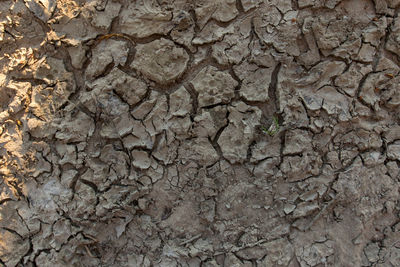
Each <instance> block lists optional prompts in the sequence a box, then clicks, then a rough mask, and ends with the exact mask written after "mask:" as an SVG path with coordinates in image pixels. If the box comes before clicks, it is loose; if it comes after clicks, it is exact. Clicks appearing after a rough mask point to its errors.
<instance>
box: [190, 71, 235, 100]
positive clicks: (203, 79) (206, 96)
mask: <svg viewBox="0 0 400 267" xmlns="http://www.w3.org/2000/svg"><path fill="white" fill-rule="evenodd" d="M191 84H192V85H193V87H194V89H195V90H196V91H197V92H198V94H199V96H198V101H199V106H200V107H206V106H210V105H215V104H221V103H224V104H226V103H229V102H230V100H231V99H232V98H233V97H234V96H235V93H234V90H235V87H236V86H237V85H238V82H237V81H236V80H235V79H233V78H232V76H231V75H230V74H229V73H227V72H224V71H219V70H218V69H217V68H215V67H212V66H207V67H205V68H203V69H202V70H201V71H200V72H199V73H198V74H197V75H196V77H195V78H194V79H193V80H192V81H191Z"/></svg>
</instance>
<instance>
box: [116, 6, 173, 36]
mask: <svg viewBox="0 0 400 267" xmlns="http://www.w3.org/2000/svg"><path fill="white" fill-rule="evenodd" d="M172 15H173V14H172V12H171V11H168V10H165V9H163V8H162V7H160V6H159V4H158V3H156V1H145V0H142V1H135V2H132V3H130V4H129V5H128V6H127V7H125V8H123V9H122V12H121V14H120V19H119V25H120V27H121V31H122V32H123V33H125V34H129V35H133V36H134V37H137V38H144V37H148V36H151V35H153V34H167V33H168V32H169V31H170V30H171V29H172V28H173V26H174V24H173V21H172Z"/></svg>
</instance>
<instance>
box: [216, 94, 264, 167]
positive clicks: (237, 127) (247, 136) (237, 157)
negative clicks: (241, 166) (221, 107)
mask: <svg viewBox="0 0 400 267" xmlns="http://www.w3.org/2000/svg"><path fill="white" fill-rule="evenodd" d="M228 111H229V112H230V113H229V118H228V120H229V124H228V126H227V127H226V128H225V129H224V131H223V132H222V133H221V136H220V137H219V139H218V144H219V146H220V147H221V150H222V154H223V155H224V157H225V158H226V159H227V160H229V162H231V163H237V162H243V161H244V160H245V159H246V157H247V149H248V146H249V145H250V143H251V142H252V141H253V137H254V133H255V130H256V126H258V125H259V123H260V119H261V110H259V109H258V108H256V107H250V106H248V105H246V104H245V103H243V102H234V103H233V104H232V106H230V107H228Z"/></svg>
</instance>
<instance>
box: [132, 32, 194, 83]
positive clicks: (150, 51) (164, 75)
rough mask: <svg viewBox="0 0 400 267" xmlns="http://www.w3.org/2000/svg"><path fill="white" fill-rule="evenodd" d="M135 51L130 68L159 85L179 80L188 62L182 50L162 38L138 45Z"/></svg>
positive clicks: (186, 55) (187, 56)
mask: <svg viewBox="0 0 400 267" xmlns="http://www.w3.org/2000/svg"><path fill="white" fill-rule="evenodd" d="M136 50H137V51H136V55H135V59H134V61H133V62H132V64H131V67H132V68H134V69H136V70H138V71H139V72H141V73H142V74H143V75H144V76H145V77H147V78H149V79H150V80H153V81H155V82H157V83H160V84H165V83H170V82H173V81H174V80H176V79H177V78H179V77H180V76H181V75H182V74H183V72H184V71H185V70H186V67H187V63H188V61H189V55H188V54H187V52H186V51H185V50H184V49H183V48H180V47H178V46H176V45H175V44H174V43H173V42H172V41H170V40H167V39H163V38H162V39H158V40H155V41H152V42H150V43H147V44H139V45H137V47H136Z"/></svg>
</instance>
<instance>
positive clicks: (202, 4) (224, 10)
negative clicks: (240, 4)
mask: <svg viewBox="0 0 400 267" xmlns="http://www.w3.org/2000/svg"><path fill="white" fill-rule="evenodd" d="M195 13H196V18H197V20H198V23H199V27H200V28H202V27H203V26H204V25H205V24H206V23H207V22H208V20H210V19H211V18H213V19H215V20H217V21H221V22H228V21H230V20H232V19H234V18H235V17H236V16H237V15H238V14H239V12H238V10H237V9H236V1H235V0H222V1H218V2H215V1H212V0H201V1H197V2H196V7H195Z"/></svg>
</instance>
